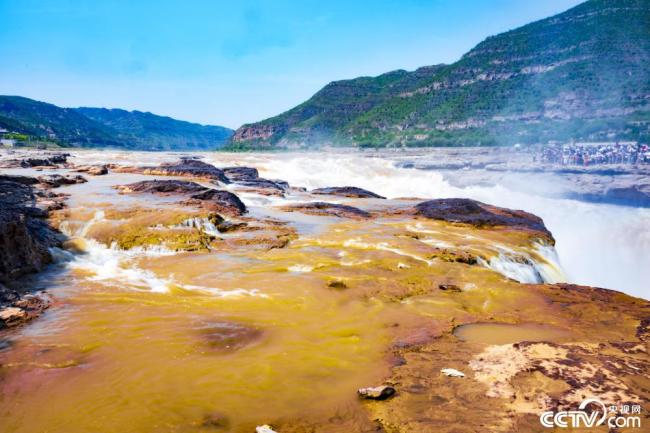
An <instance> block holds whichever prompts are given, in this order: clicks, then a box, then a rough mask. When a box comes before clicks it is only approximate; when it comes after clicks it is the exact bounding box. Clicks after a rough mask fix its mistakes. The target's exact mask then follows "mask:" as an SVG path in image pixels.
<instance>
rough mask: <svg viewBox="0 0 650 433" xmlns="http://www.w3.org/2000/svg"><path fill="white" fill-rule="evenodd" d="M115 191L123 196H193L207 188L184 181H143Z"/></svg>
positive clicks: (120, 187)
mask: <svg viewBox="0 0 650 433" xmlns="http://www.w3.org/2000/svg"><path fill="white" fill-rule="evenodd" d="M117 189H118V190H119V191H120V192H121V193H124V194H128V193H134V192H135V193H149V194H163V195H167V194H195V193H198V192H201V191H205V190H206V189H207V188H206V187H204V186H201V185H199V184H198V183H196V182H190V181H186V180H143V181H140V182H135V183H130V184H128V185H118V186H117Z"/></svg>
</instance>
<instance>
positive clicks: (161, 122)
mask: <svg viewBox="0 0 650 433" xmlns="http://www.w3.org/2000/svg"><path fill="white" fill-rule="evenodd" d="M77 112H79V113H80V114H82V115H84V116H86V117H88V118H89V119H92V120H94V121H96V122H98V123H101V124H102V125H104V126H106V127H109V128H111V129H113V130H115V131H117V133H118V134H117V136H118V138H119V139H120V140H123V141H125V142H132V143H134V144H135V146H136V147H138V148H143V149H160V150H176V149H187V150H191V149H193V150H200V149H216V148H218V147H220V146H221V145H223V144H224V143H225V142H226V141H227V140H228V139H229V138H230V136H231V135H232V133H233V131H232V130H231V129H228V128H224V127H222V126H208V125H199V124H196V123H190V122H184V121H181V120H176V119H172V118H171V117H164V116H157V115H155V114H151V113H143V112H141V111H126V110H120V109H106V108H88V107H82V108H78V109H77Z"/></svg>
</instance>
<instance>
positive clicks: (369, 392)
mask: <svg viewBox="0 0 650 433" xmlns="http://www.w3.org/2000/svg"><path fill="white" fill-rule="evenodd" d="M357 393H358V394H359V397H361V398H365V399H369V400H386V399H388V398H390V397H392V396H393V395H395V388H393V387H392V386H386V385H382V386H376V387H371V388H360V389H359V390H358V391H357Z"/></svg>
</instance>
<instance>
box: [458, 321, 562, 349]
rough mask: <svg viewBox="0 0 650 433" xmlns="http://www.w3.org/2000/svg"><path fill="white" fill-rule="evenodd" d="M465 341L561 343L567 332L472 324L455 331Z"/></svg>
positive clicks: (524, 325)
mask: <svg viewBox="0 0 650 433" xmlns="http://www.w3.org/2000/svg"><path fill="white" fill-rule="evenodd" d="M454 335H455V336H456V337H458V338H460V339H461V340H463V341H470V342H473V343H482V344H511V343H518V342H520V341H561V340H562V339H564V338H566V337H567V336H568V335H569V334H568V333H567V331H565V330H562V329H558V328H555V327H552V326H548V325H542V324H538V323H520V324H516V325H514V324H510V323H471V324H468V325H461V326H459V327H457V328H456V329H454Z"/></svg>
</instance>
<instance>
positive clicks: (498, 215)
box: [415, 198, 553, 240]
mask: <svg viewBox="0 0 650 433" xmlns="http://www.w3.org/2000/svg"><path fill="white" fill-rule="evenodd" d="M415 210H416V214H417V215H420V216H423V217H425V218H429V219H434V220H442V221H449V222H454V223H463V224H470V225H473V226H475V227H479V228H482V227H494V226H505V227H512V228H517V229H524V230H531V231H535V232H539V233H541V234H543V235H544V236H545V237H546V238H548V239H549V240H552V239H553V237H552V235H551V233H550V232H549V231H548V230H547V229H546V227H545V226H544V221H542V219H541V218H540V217H538V216H535V215H533V214H530V213H528V212H524V211H521V210H511V209H505V208H500V207H496V206H492V205H488V204H485V203H481V202H479V201H476V200H470V199H465V198H448V199H436V200H429V201H425V202H422V203H419V204H418V205H416V206H415Z"/></svg>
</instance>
